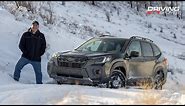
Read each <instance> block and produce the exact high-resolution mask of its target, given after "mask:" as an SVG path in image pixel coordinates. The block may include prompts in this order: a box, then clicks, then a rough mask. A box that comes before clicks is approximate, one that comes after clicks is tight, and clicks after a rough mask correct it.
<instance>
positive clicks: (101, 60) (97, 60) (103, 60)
mask: <svg viewBox="0 0 185 106" xmlns="http://www.w3.org/2000/svg"><path fill="white" fill-rule="evenodd" d="M92 59H93V60H95V63H106V62H109V61H111V59H112V57H111V56H101V57H94V58H92Z"/></svg>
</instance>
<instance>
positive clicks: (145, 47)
mask: <svg viewBox="0 0 185 106" xmlns="http://www.w3.org/2000/svg"><path fill="white" fill-rule="evenodd" d="M141 47H142V53H143V56H153V50H152V47H151V45H150V43H147V42H141Z"/></svg>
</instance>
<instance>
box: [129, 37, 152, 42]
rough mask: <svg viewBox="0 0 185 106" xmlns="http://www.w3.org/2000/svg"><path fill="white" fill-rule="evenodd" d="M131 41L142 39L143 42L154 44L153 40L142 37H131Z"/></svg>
mask: <svg viewBox="0 0 185 106" xmlns="http://www.w3.org/2000/svg"><path fill="white" fill-rule="evenodd" d="M130 39H142V40H146V41H150V42H153V41H152V40H150V39H148V38H144V37H140V36H132V37H130Z"/></svg>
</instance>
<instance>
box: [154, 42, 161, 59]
mask: <svg viewBox="0 0 185 106" xmlns="http://www.w3.org/2000/svg"><path fill="white" fill-rule="evenodd" d="M152 48H153V51H154V56H158V55H160V54H161V51H160V49H159V48H158V47H157V46H156V45H154V44H152Z"/></svg>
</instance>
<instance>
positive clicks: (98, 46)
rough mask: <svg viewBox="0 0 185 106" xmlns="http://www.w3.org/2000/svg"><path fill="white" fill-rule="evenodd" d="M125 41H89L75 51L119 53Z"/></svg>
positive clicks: (103, 39)
mask: <svg viewBox="0 0 185 106" xmlns="http://www.w3.org/2000/svg"><path fill="white" fill-rule="evenodd" d="M125 41H126V40H124V39H116V38H115V39H110V38H109V39H106V38H102V39H98V38H96V39H95V38H94V39H91V40H89V41H87V42H85V43H84V44H82V45H81V46H80V47H78V48H77V49H75V50H77V51H82V52H120V51H121V49H122V47H123V45H124V43H125Z"/></svg>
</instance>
